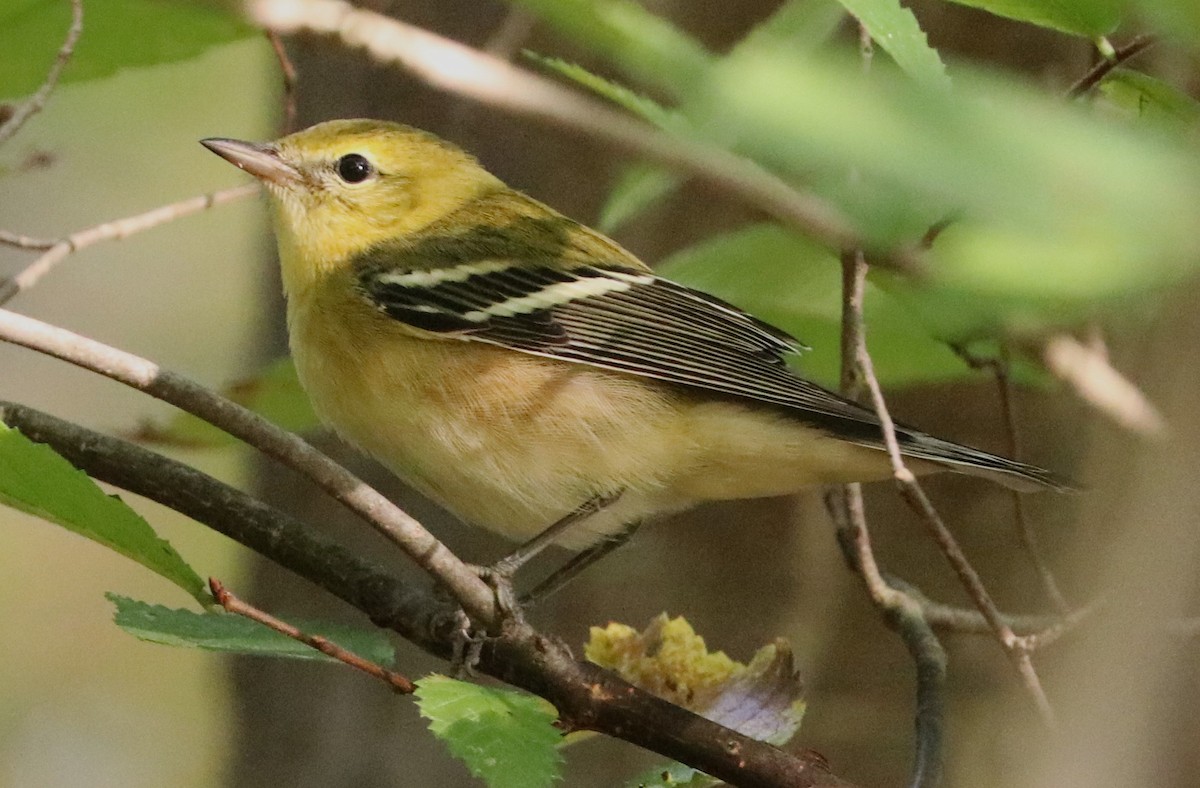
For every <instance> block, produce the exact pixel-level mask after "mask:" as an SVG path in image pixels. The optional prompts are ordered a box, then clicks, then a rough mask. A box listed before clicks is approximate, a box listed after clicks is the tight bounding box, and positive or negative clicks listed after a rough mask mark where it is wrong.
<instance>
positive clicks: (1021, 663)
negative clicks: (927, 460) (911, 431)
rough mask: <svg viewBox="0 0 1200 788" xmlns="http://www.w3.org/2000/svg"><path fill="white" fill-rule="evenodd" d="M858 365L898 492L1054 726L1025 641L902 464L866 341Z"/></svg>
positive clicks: (1052, 710)
mask: <svg viewBox="0 0 1200 788" xmlns="http://www.w3.org/2000/svg"><path fill="white" fill-rule="evenodd" d="M858 365H859V367H860V368H861V370H862V375H863V379H864V381H865V382H866V384H867V389H868V390H869V391H870V393H871V402H872V404H873V405H874V407H875V413H876V415H877V416H878V417H879V422H880V426H881V429H882V432H883V440H884V444H885V446H886V448H887V452H888V456H889V457H890V458H891V461H892V474H893V477H894V478H895V480H896V486H897V487H898V488H899V490H900V495H901V496H902V497H903V498H904V500H905V501H906V502H907V503H908V505H909V506H910V507H911V508H912V509H913V510H914V511H915V512H916V513H917V514H918V515H919V516H920V518H921V521H922V522H923V523H924V524H925V526H926V528H927V530H928V531H929V534H930V536H932V537H933V540H934V542H935V543H936V544H937V546H938V548H939V549H940V550H941V551H942V555H943V556H945V558H946V560H947V561H948V562H949V563H950V566H951V567H952V568H953V569H954V572H955V574H957V575H958V579H959V581H960V582H961V583H962V585H963V587H964V588H965V589H966V591H967V594H968V595H969V596H970V597H971V601H973V602H974V603H975V606H976V607H977V608H978V609H979V612H980V613H982V614H983V617H984V618H986V619H987V622H988V624H989V625H990V626H991V627H992V631H993V632H995V633H996V638H997V639H998V640H999V641H1000V644H1001V645H1002V646H1003V647H1004V650H1005V652H1006V653H1007V654H1008V656H1009V660H1010V661H1011V662H1012V663H1013V667H1014V668H1015V669H1016V671H1017V674H1018V675H1019V676H1020V678H1021V681H1022V683H1023V684H1024V685H1025V688H1026V690H1027V691H1028V692H1029V694H1030V696H1031V697H1032V698H1033V700H1034V703H1035V705H1036V706H1037V709H1038V713H1039V714H1040V715H1041V717H1042V721H1043V722H1045V724H1046V725H1047V726H1048V727H1052V728H1053V727H1054V726H1055V716H1054V709H1053V708H1052V707H1051V706H1050V701H1049V699H1048V698H1047V697H1046V692H1045V690H1043V689H1042V682H1041V679H1039V678H1038V675H1037V672H1036V671H1035V670H1034V668H1033V662H1032V660H1031V659H1030V657H1029V649H1028V645H1027V644H1026V643H1025V641H1024V640H1023V639H1022V638H1020V637H1018V636H1017V635H1016V634H1014V633H1013V631H1012V628H1011V627H1009V626H1008V624H1007V623H1006V622H1005V621H1004V617H1003V616H1002V615H1001V613H1000V610H999V608H997V607H996V603H995V602H994V601H993V600H992V596H991V594H990V593H988V590H987V588H986V587H984V585H983V581H982V580H981V579H980V577H979V573H978V572H976V571H975V568H974V567H973V566H971V562H970V561H968V560H967V557H966V555H965V554H964V553H963V551H962V548H961V547H959V545H958V542H957V541H956V540H955V539H954V535H953V534H951V533H950V529H948V528H947V527H946V524H945V523H944V522H942V518H941V515H939V514H938V513H937V510H936V509H934V508H933V504H932V503H930V501H929V498H928V497H927V496H926V495H925V491H924V490H923V489H921V485H920V484H918V483H917V479H916V477H915V476H914V475H913V473H912V471H910V470H909V469H908V467H907V466H906V465H905V464H904V458H903V457H902V456H901V454H900V444H899V442H898V441H897V440H896V426H895V424H894V423H893V422H892V417H891V414H890V413H888V409H887V403H886V402H885V401H884V399H883V391H882V390H881V389H880V387H879V379H878V378H877V377H876V376H875V367H874V364H873V363H872V362H871V356H870V354H869V353H868V352H867V347H866V343H863V344H862V345H860V346H859V348H858Z"/></svg>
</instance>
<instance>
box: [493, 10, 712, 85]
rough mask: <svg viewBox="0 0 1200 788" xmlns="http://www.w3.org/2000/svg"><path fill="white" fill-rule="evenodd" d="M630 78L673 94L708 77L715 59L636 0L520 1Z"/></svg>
mask: <svg viewBox="0 0 1200 788" xmlns="http://www.w3.org/2000/svg"><path fill="white" fill-rule="evenodd" d="M515 2H516V3H517V4H518V5H520V6H523V7H524V8H527V9H528V10H529V11H531V12H533V13H534V14H535V15H537V16H538V17H539V18H541V19H543V20H545V21H546V22H548V23H549V24H550V25H552V26H553V27H555V28H557V29H558V30H559V31H561V32H562V33H564V34H566V35H567V36H570V37H571V38H573V39H575V40H576V41H579V42H581V43H583V44H585V45H587V46H588V47H590V48H592V49H593V50H595V51H597V52H599V53H601V54H603V55H605V56H606V57H608V58H610V59H611V60H612V62H614V63H616V64H617V65H619V66H620V67H621V68H623V69H624V70H625V71H626V72H627V73H629V74H630V75H632V76H634V77H636V78H638V79H640V80H643V81H645V82H646V83H648V84H653V85H658V86H659V87H662V88H666V89H668V90H670V91H672V92H677V91H679V90H682V89H683V88H684V87H685V86H687V85H689V84H691V83H692V82H694V81H695V80H697V79H699V78H700V77H702V76H703V74H704V71H705V69H706V68H707V67H708V64H709V62H710V59H711V55H710V54H709V53H708V51H707V50H705V49H704V47H703V46H701V45H700V44H699V43H697V42H696V41H695V40H694V39H692V38H691V37H690V36H688V35H687V34H686V33H683V32H682V31H680V30H679V29H678V28H676V27H675V26H674V25H673V24H671V23H670V22H669V21H668V20H666V19H664V18H662V17H660V16H656V15H655V14H653V13H651V12H650V11H648V10H646V9H645V8H643V7H642V6H640V5H638V4H637V3H635V2H632V1H631V0H515Z"/></svg>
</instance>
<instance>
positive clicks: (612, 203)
mask: <svg viewBox="0 0 1200 788" xmlns="http://www.w3.org/2000/svg"><path fill="white" fill-rule="evenodd" d="M682 181H683V179H682V178H681V177H680V176H679V175H677V174H675V173H674V172H671V171H670V170H665V169H663V168H662V167H656V166H654V165H652V164H645V163H637V164H631V165H629V166H627V167H626V168H625V169H624V170H623V171H622V172H621V175H620V177H619V178H618V179H617V183H616V185H615V186H613V188H612V191H610V192H609V193H608V199H607V200H605V201H604V207H603V208H601V209H600V220H599V222H597V227H598V228H599V229H600V231H601V232H605V233H612V232H613V231H614V230H616V229H617V228H618V227H620V226H621V225H623V224H625V222H627V221H629V220H630V219H632V218H633V217H635V216H637V215H638V214H640V213H641V212H642V211H645V210H646V209H647V208H649V207H650V206H651V205H653V204H654V203H656V202H658V201H659V200H661V199H663V198H664V197H666V196H667V195H668V194H671V193H672V192H673V191H675V189H676V188H677V187H678V186H679V184H680V183H681V182H682Z"/></svg>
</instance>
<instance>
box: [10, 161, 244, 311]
mask: <svg viewBox="0 0 1200 788" xmlns="http://www.w3.org/2000/svg"><path fill="white" fill-rule="evenodd" d="M258 188H259V187H258V184H256V183H251V184H246V185H243V186H235V187H234V188H232V189H222V190H221V191H216V192H211V193H209V194H202V195H199V196H197V197H189V198H188V199H186V200H180V201H179V202H175V203H171V204H170V205H163V206H160V207H158V208H155V209H153V210H150V211H146V212H145V213H139V214H137V215H135V216H127V217H125V218H123V219H114V220H112V221H109V222H104V223H103V224H98V225H96V226H94V227H88V228H87V229H84V230H79V231H77V232H74V233H71V234H70V235H68V236H67V237H66V238H63V239H60V240H57V241H43V240H42V239H40V238H28V237H27V236H23V235H15V234H13V233H8V232H3V231H0V232H2V233H3V235H0V241H3V242H5V243H10V244H11V245H13V246H21V247H22V248H26V249H42V248H45V249H47V251H46V253H45V254H43V255H42V256H41V257H39V258H38V259H36V260H34V261H33V262H32V263H30V264H29V265H28V266H27V267H26V268H25V269H24V270H22V271H21V272H20V273H18V274H17V275H16V276H14V277H12V278H9V279H4V280H0V306H3V305H4V304H7V303H8V302H9V301H10V300H12V298H13V297H14V296H16V295H17V294H19V293H21V292H23V291H25V290H28V289H29V288H31V287H33V286H34V285H35V284H37V283H38V280H40V279H41V278H42V277H43V276H45V275H46V274H47V273H49V272H50V270H51V269H53V268H54V266H56V265H58V264H59V263H60V262H62V261H63V260H64V259H65V258H66V257H68V256H69V255H71V254H73V253H75V252H78V251H79V250H80V249H84V248H86V247H89V246H91V245H92V244H95V243H99V242H100V241H119V240H122V239H124V238H128V237H129V236H131V235H134V234H136V233H140V232H143V231H144V230H149V229H150V228H152V227H157V226H159V225H160V224H166V223H167V222H171V221H174V220H176V219H180V218H182V217H184V216H190V215H192V214H194V213H199V212H200V211H204V210H207V209H209V208H211V207H213V206H214V205H221V204H223V203H227V202H231V201H233V200H240V199H242V198H243V197H249V196H250V195H251V194H255V193H256V192H257V191H258ZM47 243H49V246H48V247H47V246H45V244H47Z"/></svg>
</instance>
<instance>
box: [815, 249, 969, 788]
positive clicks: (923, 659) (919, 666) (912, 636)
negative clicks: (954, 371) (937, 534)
mask: <svg viewBox="0 0 1200 788" xmlns="http://www.w3.org/2000/svg"><path fill="white" fill-rule="evenodd" d="M841 259H842V334H841V337H842V339H841V349H842V367H841V391H842V394H843V395H845V396H847V397H851V398H853V397H854V396H856V395H857V393H858V391H859V389H860V387H861V382H862V381H861V370H860V369H859V367H858V365H857V364H856V363H855V358H856V356H855V352H856V350H857V348H858V347H860V346H862V345H863V344H864V342H865V340H864V328H863V302H864V297H865V293H866V280H867V264H866V261H865V260H864V258H863V255H862V252H860V251H848V252H844V253H843V254H842V258H841ZM839 492H840V495H839ZM825 506H826V508H827V509H828V510H829V513H830V516H831V517H832V518H833V521H834V523H835V524H836V526H837V530H838V541H839V542H840V543H841V545H842V548H843V550H844V551H845V553H846V555H847V557H848V560H849V562H850V564H851V567H852V568H853V569H854V570H855V571H856V572H857V573H858V575H859V577H860V578H862V581H863V585H864V586H865V587H866V589H867V594H868V596H870V598H871V602H872V604H874V605H875V608H876V610H878V611H879V613H880V615H881V616H883V619H884V621H885V622H886V623H887V625H888V626H889V627H891V628H892V629H894V630H895V631H896V632H897V633H898V634H899V635H900V638H901V639H902V640H903V641H904V645H905V647H906V648H907V649H908V653H909V655H910V656H911V657H912V659H913V663H914V665H915V667H916V671H917V714H916V751H915V753H914V756H913V767H912V774H911V777H910V780H909V784H910V785H912V786H914V787H915V788H922V787H923V786H935V785H937V784H938V783H939V782H940V780H941V776H942V739H943V736H942V730H943V725H944V718H945V691H946V652H945V649H943V648H942V644H941V642H940V641H939V640H938V638H937V635H936V634H934V632H933V629H932V628H931V627H930V625H929V622H928V621H927V620H926V618H925V609H924V605H923V603H922V602H921V601H920V600H918V599H917V598H915V597H914V596H913V595H910V594H908V593H905V592H904V591H902V590H899V589H897V588H895V587H894V586H893V585H892V584H891V583H889V582H888V581H887V580H885V579H884V577H883V575H882V573H881V572H880V570H879V565H878V563H877V562H876V560H875V551H874V549H873V548H872V546H871V535H870V531H869V530H868V528H867V517H866V510H865V507H864V505H863V498H862V485H860V484H846V485H843V486H842V487H841V488H839V490H838V491H832V490H831V491H830V492H829V494H827V495H826V497H825Z"/></svg>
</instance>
